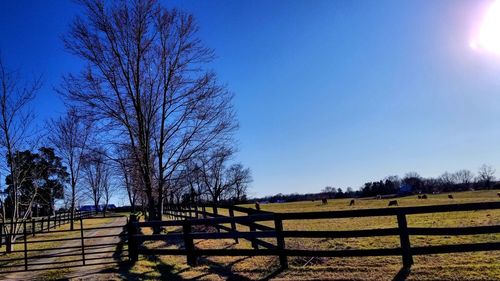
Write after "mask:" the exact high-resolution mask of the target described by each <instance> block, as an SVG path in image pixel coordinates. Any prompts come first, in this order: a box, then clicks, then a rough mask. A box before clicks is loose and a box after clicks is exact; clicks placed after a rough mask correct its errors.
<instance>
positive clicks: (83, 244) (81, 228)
mask: <svg viewBox="0 0 500 281" xmlns="http://www.w3.org/2000/svg"><path fill="white" fill-rule="evenodd" d="M80 239H81V241H82V262H83V265H85V241H84V240H85V239H84V238H83V219H82V217H80Z"/></svg>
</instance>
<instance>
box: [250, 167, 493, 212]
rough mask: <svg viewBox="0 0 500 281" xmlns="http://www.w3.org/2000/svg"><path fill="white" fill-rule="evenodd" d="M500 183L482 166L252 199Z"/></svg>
mask: <svg viewBox="0 0 500 281" xmlns="http://www.w3.org/2000/svg"><path fill="white" fill-rule="evenodd" d="M498 188H500V182H499V181H496V178H495V169H494V168H493V167H491V166H488V165H482V166H481V167H480V168H479V169H478V172H477V175H474V173H473V172H471V171H470V170H466V169H463V170H458V171H456V172H454V173H449V172H445V173H443V174H442V175H441V176H439V177H437V178H432V177H430V178H424V177H421V176H420V175H419V174H418V173H416V172H409V173H407V174H405V176H404V177H402V178H400V177H399V176H388V177H386V178H384V179H382V180H379V181H373V182H367V183H365V184H364V185H363V186H362V187H361V188H359V190H356V191H354V190H353V189H352V188H351V187H347V188H346V189H345V190H343V189H342V188H335V187H332V186H327V187H325V188H323V190H322V191H321V192H318V193H306V194H299V193H293V194H282V193H279V194H276V195H273V196H266V197H262V198H255V199H252V200H251V202H255V201H260V202H271V203H274V202H294V201H305V200H309V201H310V200H320V199H324V198H327V199H334V198H352V197H355V198H359V197H374V196H379V195H381V196H382V195H400V196H402V195H410V194H420V193H441V192H455V191H466V190H478V189H498Z"/></svg>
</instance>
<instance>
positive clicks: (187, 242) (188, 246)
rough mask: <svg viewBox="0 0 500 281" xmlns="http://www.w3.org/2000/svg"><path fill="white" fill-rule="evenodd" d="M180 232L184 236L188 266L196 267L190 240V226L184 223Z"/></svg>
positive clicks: (192, 245) (186, 222) (192, 244)
mask: <svg viewBox="0 0 500 281" xmlns="http://www.w3.org/2000/svg"><path fill="white" fill-rule="evenodd" d="M182 232H183V236H184V247H185V248H186V252H187V253H186V259H187V264H188V265H189V266H196V255H195V254H194V243H193V238H191V235H190V233H191V224H190V223H189V221H187V220H186V221H185V222H184V223H183V225H182Z"/></svg>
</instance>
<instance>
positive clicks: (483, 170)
mask: <svg viewBox="0 0 500 281" xmlns="http://www.w3.org/2000/svg"><path fill="white" fill-rule="evenodd" d="M494 180H495V169H494V168H493V167H492V166H490V165H486V164H483V165H482V166H481V167H479V170H478V171H477V181H478V182H481V183H483V184H485V185H486V187H490V185H491V182H492V181H494Z"/></svg>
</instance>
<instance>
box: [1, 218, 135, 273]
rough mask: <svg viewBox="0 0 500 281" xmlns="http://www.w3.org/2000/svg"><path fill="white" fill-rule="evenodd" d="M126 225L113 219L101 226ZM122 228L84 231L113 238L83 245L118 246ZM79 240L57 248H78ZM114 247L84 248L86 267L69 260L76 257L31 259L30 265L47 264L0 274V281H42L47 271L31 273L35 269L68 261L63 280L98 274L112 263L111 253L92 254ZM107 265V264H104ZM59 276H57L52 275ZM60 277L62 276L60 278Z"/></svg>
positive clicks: (51, 252) (67, 251)
mask: <svg viewBox="0 0 500 281" xmlns="http://www.w3.org/2000/svg"><path fill="white" fill-rule="evenodd" d="M125 223H126V218H125V217H122V218H114V219H113V220H112V221H111V222H110V223H107V224H106V225H103V226H123V225H125ZM122 230H123V229H122V228H119V227H117V228H110V229H96V230H89V231H85V232H84V235H85V237H96V236H101V235H114V237H105V238H95V239H85V245H86V246H91V245H98V244H118V243H119V242H120V237H119V236H118V234H120V233H121V232H122ZM80 245H81V241H80V240H71V241H65V242H61V243H60V244H58V245H57V247H75V246H80ZM115 248H116V246H115V245H112V246H102V247H96V248H87V247H85V257H86V264H87V265H86V266H81V262H79V263H75V262H71V261H70V260H71V259H73V260H75V259H76V258H77V257H51V258H40V259H31V260H30V264H37V263H48V264H46V265H31V266H29V269H30V271H26V272H15V273H8V274H0V279H1V280H36V279H43V278H44V276H45V275H46V274H47V271H43V270H40V271H33V270H36V269H45V268H50V267H63V266H64V265H65V264H57V265H55V264H54V265H50V263H54V262H61V261H68V264H67V265H68V268H69V269H68V270H69V272H68V273H64V279H66V278H72V277H77V276H84V275H86V274H92V273H93V272H98V271H100V270H102V269H103V268H105V267H106V266H109V265H110V264H109V262H112V261H113V259H114V258H113V253H102V254H92V253H93V252H103V251H115ZM79 253H81V248H80V249H76V248H75V249H62V250H48V251H44V252H41V253H39V254H37V255H56V254H57V255H61V254H79ZM106 263H108V264H106ZM54 275H59V274H54ZM60 277H62V276H60Z"/></svg>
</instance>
